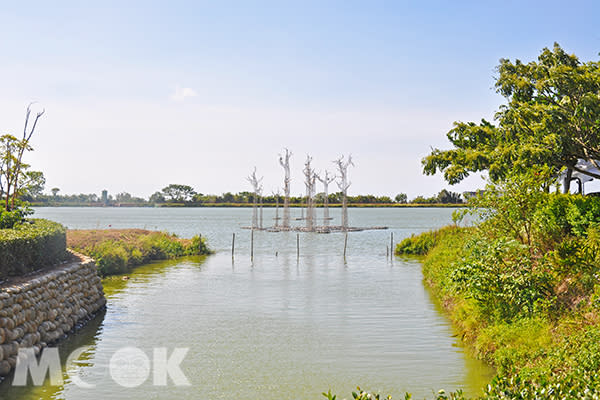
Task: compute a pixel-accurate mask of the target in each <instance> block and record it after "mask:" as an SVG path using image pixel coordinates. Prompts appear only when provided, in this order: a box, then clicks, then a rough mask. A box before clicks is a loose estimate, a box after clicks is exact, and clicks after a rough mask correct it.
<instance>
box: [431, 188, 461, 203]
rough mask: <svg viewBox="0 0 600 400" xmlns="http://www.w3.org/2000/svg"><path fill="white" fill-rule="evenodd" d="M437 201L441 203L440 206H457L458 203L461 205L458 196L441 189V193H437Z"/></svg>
mask: <svg viewBox="0 0 600 400" xmlns="http://www.w3.org/2000/svg"><path fill="white" fill-rule="evenodd" d="M437 201H438V203H442V204H458V203H462V200H461V198H460V194H458V193H455V192H451V191H449V190H446V189H442V191H441V192H439V193H438V195H437Z"/></svg>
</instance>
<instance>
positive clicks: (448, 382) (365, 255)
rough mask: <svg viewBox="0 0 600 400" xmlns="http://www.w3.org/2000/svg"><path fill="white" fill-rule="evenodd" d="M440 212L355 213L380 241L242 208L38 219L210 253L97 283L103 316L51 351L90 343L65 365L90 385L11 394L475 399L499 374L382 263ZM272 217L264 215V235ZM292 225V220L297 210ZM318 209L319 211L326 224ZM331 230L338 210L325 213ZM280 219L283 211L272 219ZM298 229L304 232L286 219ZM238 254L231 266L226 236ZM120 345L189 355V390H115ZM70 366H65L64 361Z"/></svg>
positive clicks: (433, 223) (416, 284)
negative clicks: (255, 221)
mask: <svg viewBox="0 0 600 400" xmlns="http://www.w3.org/2000/svg"><path fill="white" fill-rule="evenodd" d="M452 211H453V210H452V209H448V208H381V209H360V208H359V209H352V208H351V209H349V216H350V218H349V219H350V224H351V225H352V226H388V227H389V229H388V230H373V231H368V230H367V231H362V232H351V233H349V234H348V248H347V256H346V258H345V259H344V257H343V247H344V234H342V233H331V234H316V233H300V234H299V242H300V247H299V250H300V257H299V258H297V255H296V235H297V234H296V233H295V232H281V233H270V232H259V231H257V232H255V233H254V258H253V260H251V258H250V231H248V230H244V229H242V228H241V227H242V226H247V225H249V224H250V222H251V214H252V210H251V209H249V208H38V209H36V210H35V217H40V218H48V219H51V220H54V221H58V222H60V223H62V224H64V225H65V226H67V227H68V228H86V229H89V228H99V229H106V228H146V229H153V230H164V231H168V232H172V233H176V234H177V235H180V236H181V237H191V236H193V235H195V234H202V235H203V236H205V237H206V238H207V240H208V243H209V246H210V247H211V248H212V249H214V250H215V251H216V254H214V255H211V256H208V257H191V258H185V259H181V260H170V261H166V262H157V263H152V264H148V265H144V266H141V267H139V268H136V269H135V270H134V271H133V272H132V273H130V274H128V275H129V277H130V279H129V280H123V279H122V278H121V277H113V278H108V279H105V280H104V286H105V291H106V296H107V300H108V304H107V311H106V313H104V314H103V315H100V316H98V317H97V318H96V319H94V320H93V321H91V322H90V323H89V325H87V326H86V327H85V328H84V329H82V330H81V331H79V332H78V333H77V334H75V335H73V336H72V337H71V338H69V339H67V340H65V341H64V342H62V343H61V344H60V345H59V348H60V351H61V354H68V353H69V352H70V351H71V350H73V349H75V348H78V347H80V346H84V345H85V346H90V347H89V348H88V349H87V351H86V352H85V353H84V355H83V357H82V358H81V359H80V360H79V361H78V362H77V363H76V364H75V365H74V366H73V368H74V369H75V370H76V371H77V373H78V376H79V377H80V378H81V379H82V380H83V381H85V382H86V383H90V384H93V385H95V388H94V389H84V388H82V387H80V386H78V385H76V384H75V382H74V381H73V380H72V379H71V378H68V377H67V376H66V375H65V377H66V380H65V383H64V384H63V385H60V386H50V385H49V383H46V384H45V385H43V386H39V387H32V386H30V387H25V388H14V387H11V386H10V385H9V382H6V381H5V382H3V383H2V384H1V385H0V396H4V397H6V398H14V399H38V398H39V399H63V398H64V399H81V398H99V399H101V398H105V399H108V398H111V399H144V400H147V399H188V398H189V399H195V398H205V399H237V400H240V399H319V398H323V397H322V395H321V392H323V391H327V390H328V389H331V390H332V392H334V393H337V394H338V396H339V397H340V398H344V397H346V398H347V397H351V394H350V393H351V391H352V390H353V389H355V387H356V385H360V386H361V387H362V388H364V389H368V390H373V391H380V392H382V393H385V394H392V395H393V396H394V398H403V395H404V392H412V393H413V394H414V395H415V398H423V397H425V396H427V397H430V396H431V394H432V393H433V392H437V390H439V389H442V388H443V389H445V390H447V391H449V390H456V389H459V388H462V389H463V390H464V391H465V392H466V393H467V394H471V395H474V394H477V393H479V392H480V390H481V389H482V388H483V386H484V385H485V384H487V383H488V381H489V379H490V378H491V375H492V373H493V371H492V370H491V369H490V368H489V367H487V366H486V365H485V364H483V363H481V362H479V361H477V360H474V359H473V358H471V357H470V356H469V355H468V354H467V352H466V351H465V349H464V348H463V347H462V345H461V344H460V340H459V339H457V338H456V337H455V332H454V331H453V329H452V326H451V324H450V321H449V320H448V319H447V318H446V317H445V316H444V314H443V313H442V312H441V310H440V307H439V306H438V305H437V304H436V303H435V302H434V300H433V298H432V294H431V293H430V292H429V291H428V289H427V288H425V287H424V285H423V275H422V273H421V265H420V263H419V262H418V261H417V260H412V259H405V258H398V257H394V258H393V259H390V258H389V257H386V250H387V249H386V246H389V243H390V234H391V233H393V235H394V240H395V242H398V241H399V240H401V239H402V238H404V237H407V236H410V235H411V234H413V233H419V232H422V231H426V230H429V229H434V228H437V227H440V226H443V225H446V224H448V223H450V222H451V216H452ZM274 213H275V210H274V209H265V210H264V224H265V226H266V225H271V224H272V223H273V217H274ZM291 213H292V217H299V216H300V209H291ZM320 213H321V210H317V214H318V215H319V216H320ZM330 213H331V214H332V217H334V218H335V219H334V221H333V223H339V222H337V221H339V217H340V210H339V209H332V210H330ZM280 214H281V210H280ZM292 222H293V223H295V224H301V223H302V221H295V220H294V221H292ZM233 233H235V234H236V240H235V244H236V246H235V256H234V257H233V258H232V256H231V241H232V234H233ZM125 346H133V347H136V348H139V349H141V350H142V351H144V352H145V353H146V354H148V355H149V356H150V357H151V356H152V354H153V348H154V347H166V348H167V349H168V353H169V354H171V353H172V351H173V350H174V349H175V348H188V349H189V350H188V352H187V354H186V356H185V358H184V359H183V362H182V363H181V369H182V371H183V372H184V374H185V375H186V377H187V379H188V380H189V382H190V383H191V386H183V387H175V386H173V385H168V386H154V385H152V378H151V377H150V379H148V380H147V381H146V382H144V383H142V384H141V385H140V386H138V387H133V388H124V387H121V386H119V385H117V384H116V383H115V382H114V381H113V379H111V376H110V373H109V369H108V365H109V362H110V358H111V356H112V355H113V354H114V353H115V352H116V351H117V350H119V349H121V348H123V347H125ZM65 357H66V356H65Z"/></svg>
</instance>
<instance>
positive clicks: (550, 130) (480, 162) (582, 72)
mask: <svg viewBox="0 0 600 400" xmlns="http://www.w3.org/2000/svg"><path fill="white" fill-rule="evenodd" d="M497 72H498V78H497V79H496V84H495V86H496V90H497V92H498V93H500V94H501V95H502V96H503V97H504V98H505V99H506V104H504V105H502V106H501V107H500V109H499V110H498V112H497V113H496V116H495V120H496V124H493V123H491V122H488V121H486V120H482V121H481V122H480V123H475V122H455V123H454V127H453V128H452V129H451V130H450V131H449V132H448V133H447V137H448V140H449V141H450V143H451V144H452V146H453V148H452V149H450V150H440V149H433V150H432V152H431V154H429V155H428V156H427V157H425V158H424V159H423V161H422V164H423V170H424V172H425V174H428V175H433V174H435V173H436V172H438V171H439V172H442V173H443V174H444V178H445V179H446V180H447V181H448V182H449V183H451V184H455V183H457V182H460V181H461V180H463V179H464V178H465V177H467V176H468V175H469V174H470V173H472V172H478V171H488V173H489V177H490V178H491V179H492V180H493V181H498V180H500V179H502V178H503V177H505V176H506V174H507V173H508V172H509V171H510V170H514V171H516V172H519V171H520V172H523V171H525V170H527V169H528V168H530V167H532V166H542V165H545V166H548V167H551V168H552V169H553V171H554V173H555V174H556V173H558V171H559V170H560V169H562V168H564V167H566V168H568V169H571V170H574V171H578V172H581V173H584V174H586V175H589V176H592V177H595V178H600V176H599V175H597V174H595V173H594V172H589V171H586V170H583V169H581V168H580V166H578V165H577V162H578V160H580V159H581V160H586V161H589V162H591V163H592V164H594V165H595V166H596V167H597V168H600V166H599V165H598V162H597V161H596V160H598V159H600V64H599V63H598V62H597V61H591V62H586V63H583V62H581V61H579V59H578V58H577V57H576V56H575V55H570V54H568V53H567V52H565V51H564V50H563V49H562V48H561V47H560V46H559V45H558V44H556V43H555V44H554V47H553V49H552V50H550V49H548V48H544V49H543V50H542V52H541V54H540V56H539V57H538V60H537V61H532V62H529V63H523V62H522V61H520V60H516V61H515V62H511V61H510V60H508V59H501V60H500V65H499V66H498V68H497Z"/></svg>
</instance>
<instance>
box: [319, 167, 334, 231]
mask: <svg viewBox="0 0 600 400" xmlns="http://www.w3.org/2000/svg"><path fill="white" fill-rule="evenodd" d="M317 179H318V180H319V181H321V183H322V184H323V192H324V193H325V199H324V200H323V225H325V226H329V220H330V218H329V184H330V183H331V182H333V181H334V180H335V175H333V176H329V171H327V170H325V175H324V176H319V175H317Z"/></svg>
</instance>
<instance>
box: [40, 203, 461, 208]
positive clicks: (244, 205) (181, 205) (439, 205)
mask: <svg viewBox="0 0 600 400" xmlns="http://www.w3.org/2000/svg"><path fill="white" fill-rule="evenodd" d="M315 206H316V207H317V208H323V205H322V204H316V205H315ZM31 207H90V208H252V207H253V205H252V204H249V203H204V204H184V203H169V204H167V203H163V204H156V205H152V204H115V205H103V204H89V203H81V204H77V203H76V204H60V203H58V204H37V203H31ZM275 207H276V205H275V204H263V208H275ZM305 207H306V205H305V204H290V208H305ZM461 207H466V204H444V203H432V204H410V203H408V204H398V203H390V204H386V203H384V204H377V203H365V204H348V208H461ZM279 208H283V205H282V204H279ZM329 208H342V205H341V204H329Z"/></svg>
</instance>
